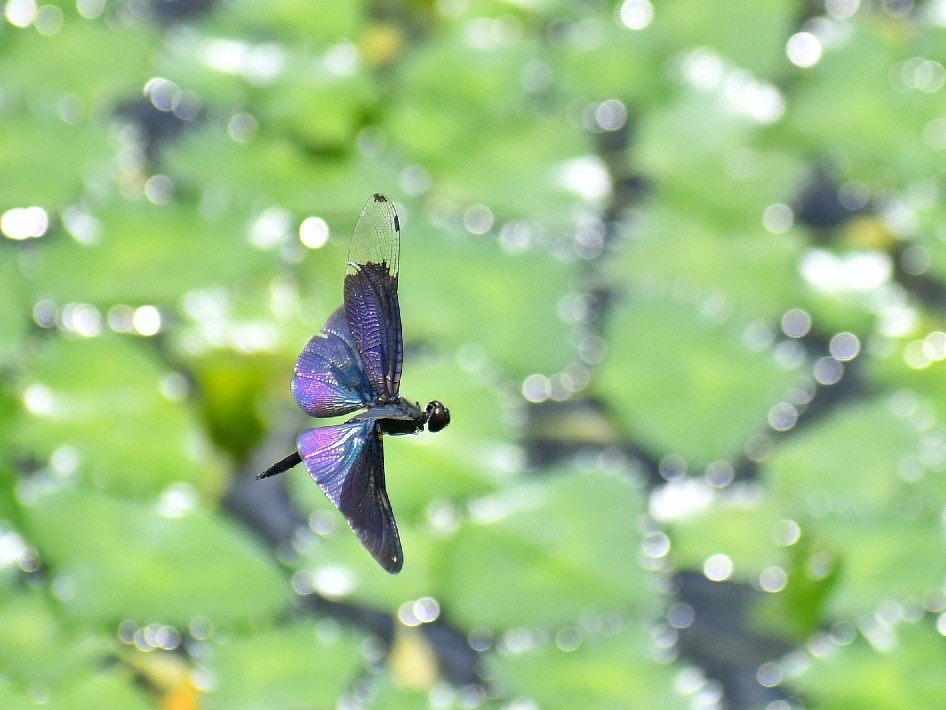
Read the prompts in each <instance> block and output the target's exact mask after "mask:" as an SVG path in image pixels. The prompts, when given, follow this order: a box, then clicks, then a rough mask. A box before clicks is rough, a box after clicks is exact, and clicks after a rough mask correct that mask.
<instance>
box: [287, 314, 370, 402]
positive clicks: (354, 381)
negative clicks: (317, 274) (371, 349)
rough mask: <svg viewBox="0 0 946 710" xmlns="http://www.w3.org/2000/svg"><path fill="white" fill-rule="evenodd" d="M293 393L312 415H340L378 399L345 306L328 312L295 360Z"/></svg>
mask: <svg viewBox="0 0 946 710" xmlns="http://www.w3.org/2000/svg"><path fill="white" fill-rule="evenodd" d="M292 396H293V397H295V398H296V402H298V403H299V406H300V407H301V408H302V410H303V411H304V412H305V413H306V414H308V415H310V416H313V417H337V416H339V415H341V414H347V413H349V412H352V411H354V410H356V409H359V408H361V407H364V406H366V405H367V404H369V403H371V402H373V401H374V400H375V399H376V397H375V396H374V390H373V389H372V383H371V382H370V381H369V380H368V378H367V376H366V374H365V371H364V368H363V367H362V362H361V356H360V355H359V354H358V348H357V346H356V345H355V341H354V340H352V337H351V329H350V328H349V327H348V320H347V319H346V317H345V307H344V306H342V307H340V308H338V309H337V310H336V311H335V312H334V313H333V314H332V315H331V316H329V319H328V321H326V323H325V325H324V326H322V330H321V331H320V332H318V333H316V334H315V335H314V336H312V339H311V340H310V341H309V342H308V344H307V345H306V346H305V349H304V350H303V351H302V354H301V355H300V356H299V359H298V360H297V361H296V368H295V370H294V372H293V375H292Z"/></svg>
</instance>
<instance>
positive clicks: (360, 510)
mask: <svg viewBox="0 0 946 710" xmlns="http://www.w3.org/2000/svg"><path fill="white" fill-rule="evenodd" d="M298 447H299V454H300V455H301V456H302V462H303V463H304V464H305V467H306V470H307V471H308V472H309V475H310V476H312V478H313V479H314V480H315V482H316V483H318V484H319V488H321V489H322V492H323V493H325V495H326V497H327V498H328V499H329V500H330V501H332V503H333V504H334V505H335V507H336V508H338V510H339V511H340V512H341V513H342V515H344V516H345V519H346V520H347V521H348V524H349V525H350V526H351V529H352V531H353V532H354V533H355V535H357V536H358V539H359V540H361V544H362V545H364V546H365V549H366V550H368V552H370V553H371V556H372V557H374V558H375V560H377V561H378V564H380V565H381V566H382V567H384V569H386V570H387V571H388V572H391V573H392V574H394V573H397V572H400V571H401V565H402V564H403V563H404V559H403V555H402V553H401V540H400V537H399V536H398V534H397V523H396V522H395V520H394V512H393V511H392V510H391V502H390V501H389V500H388V494H387V491H386V490H385V487H384V451H383V448H382V443H381V432H380V430H379V429H378V426H377V423H376V422H374V421H357V420H352V421H350V422H346V423H344V424H339V425H337V426H328V427H320V428H318V429H308V430H306V431H304V432H302V434H300V435H299V440H298Z"/></svg>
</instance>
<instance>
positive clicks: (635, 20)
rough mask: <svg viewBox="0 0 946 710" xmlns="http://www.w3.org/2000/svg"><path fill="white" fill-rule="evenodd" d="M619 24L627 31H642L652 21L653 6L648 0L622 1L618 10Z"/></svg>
mask: <svg viewBox="0 0 946 710" xmlns="http://www.w3.org/2000/svg"><path fill="white" fill-rule="evenodd" d="M618 18H619V19H620V21H621V24H622V25H624V26H625V27H627V28H628V29H629V30H642V29H644V28H645V27H647V26H648V25H650V23H651V22H652V21H653V19H654V6H653V5H651V4H650V0H624V2H622V3H621V5H620V7H619V8H618Z"/></svg>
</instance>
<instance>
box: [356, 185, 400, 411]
mask: <svg viewBox="0 0 946 710" xmlns="http://www.w3.org/2000/svg"><path fill="white" fill-rule="evenodd" d="M400 234H401V227H400V222H399V221H398V217H397V212H395V210H394V206H393V205H392V204H391V203H390V202H389V201H388V199H387V198H386V197H384V195H378V194H376V195H373V196H372V197H371V198H369V200H368V202H367V204H366V205H365V208H364V209H363V210H362V212H361V216H360V217H359V218H358V223H357V224H356V225H355V232H354V234H353V235H352V239H351V248H350V250H349V253H348V269H347V271H346V272H345V315H346V316H347V318H348V324H349V326H350V328H351V335H352V339H353V340H354V342H355V346H356V348H357V349H358V353H359V354H360V355H361V361H362V364H363V367H364V372H365V374H366V376H367V378H368V381H369V382H370V383H371V387H372V389H373V390H374V392H375V394H376V395H377V397H378V398H379V399H381V400H382V401H391V400H393V399H394V398H396V397H397V394H398V388H399V385H400V381H401V363H402V359H403V342H402V340H401V310H400V307H399V305H398V300H397V272H398V258H399V252H400V248H401V246H400V244H401V236H400Z"/></svg>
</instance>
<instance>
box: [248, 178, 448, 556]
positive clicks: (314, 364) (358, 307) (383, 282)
mask: <svg viewBox="0 0 946 710" xmlns="http://www.w3.org/2000/svg"><path fill="white" fill-rule="evenodd" d="M400 250H401V225H400V222H399V220H398V217H397V211H396V210H395V209H394V205H392V204H391V202H390V200H388V198H386V197H385V196H384V195H381V194H378V193H376V194H374V195H372V196H371V197H370V198H369V199H368V202H367V203H366V204H365V207H364V209H363V210H362V211H361V216H360V217H359V218H358V222H357V223H356V224H355V231H354V234H353V235H352V238H351V246H350V247H349V252H348V268H347V269H346V271H345V287H344V304H343V305H341V306H340V307H339V308H338V309H337V310H336V311H335V312H334V313H332V315H330V316H329V318H328V320H327V321H326V323H325V325H324V326H322V330H321V331H319V332H318V333H316V334H315V335H314V336H313V337H312V339H311V340H309V342H308V344H307V345H306V346H305V349H303V351H302V354H301V355H299V358H298V360H296V366H295V369H294V371H293V375H292V385H291V389H292V395H293V397H294V398H295V400H296V403H297V404H298V405H299V407H300V408H301V409H302V411H304V412H305V413H306V414H308V415H309V416H312V417H320V418H321V417H338V416H341V415H345V414H350V413H351V412H354V411H356V410H364V411H361V412H359V413H358V414H356V415H355V416H354V417H352V418H351V419H349V420H348V421H346V422H344V423H343V424H335V425H330V426H323V427H317V428H314V429H306V430H305V431H303V432H302V433H301V434H300V435H299V437H298V439H297V440H296V449H297V450H296V451H294V452H293V453H291V454H289V455H288V456H286V457H285V458H284V459H282V460H280V461H277V462H276V463H275V464H273V465H272V466H270V467H269V468H268V469H266V470H265V471H264V472H263V473H261V474H259V475H258V476H257V477H256V478H269V477H271V476H275V475H277V474H279V473H283V472H284V471H288V470H289V469H291V468H293V467H294V466H296V465H297V464H299V463H303V464H305V469H306V471H308V473H309V475H310V476H311V477H312V478H313V479H314V480H315V482H316V483H317V484H318V485H319V488H321V489H322V492H323V493H325V496H326V497H327V498H328V499H329V500H330V501H331V502H332V504H333V505H334V506H335V507H336V508H338V510H339V512H341V514H342V515H343V516H345V519H346V520H347V521H348V525H349V526H350V527H351V529H352V531H353V532H354V533H355V535H356V536H357V537H358V539H359V540H360V541H361V544H362V545H363V546H364V547H365V549H366V550H368V552H369V553H371V556H372V557H374V559H375V560H376V561H377V562H378V564H380V565H381V566H382V567H383V568H384V569H385V570H387V571H388V572H390V573H391V574H396V573H398V572H400V571H401V567H402V566H403V564H404V557H403V553H402V551H401V539H400V537H399V536H398V532H397V522H396V521H395V519H394V511H393V510H392V509H391V501H390V500H389V499H388V493H387V490H386V488H385V484H384V448H383V438H382V437H383V435H384V434H392V435H400V434H416V433H418V432H421V431H423V430H424V427H425V426H426V427H427V430H428V431H431V432H437V431H440V430H441V429H443V428H444V427H445V426H447V424H449V423H450V410H448V409H447V408H446V407H445V406H443V404H442V403H440V402H438V401H432V402H430V403H429V404H428V405H427V407H426V408H425V409H421V408H420V405H419V404H418V403H416V402H411V401H409V400H407V399H404V398H403V397H401V395H400V394H399V387H400V383H401V367H402V363H403V355H404V343H403V340H402V337H401V311H400V307H399V306H398V300H397V273H398V259H399V256H400Z"/></svg>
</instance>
